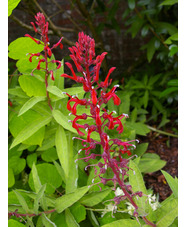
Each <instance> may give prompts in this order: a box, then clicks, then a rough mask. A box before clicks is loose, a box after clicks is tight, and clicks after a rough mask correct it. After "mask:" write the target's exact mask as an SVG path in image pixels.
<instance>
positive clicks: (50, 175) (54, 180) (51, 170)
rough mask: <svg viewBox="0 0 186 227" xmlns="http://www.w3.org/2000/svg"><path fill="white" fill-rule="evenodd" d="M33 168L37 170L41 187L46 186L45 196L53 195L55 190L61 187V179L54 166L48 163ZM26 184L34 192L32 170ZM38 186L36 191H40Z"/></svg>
mask: <svg viewBox="0 0 186 227" xmlns="http://www.w3.org/2000/svg"><path fill="white" fill-rule="evenodd" d="M35 167H36V169H37V173H38V177H39V179H40V182H41V185H43V184H46V193H47V194H52V193H54V192H55V189H57V188H58V187H59V186H61V183H62V180H61V177H60V175H59V173H58V171H57V170H56V168H55V166H54V165H52V164H49V163H42V164H38V165H36V166H35ZM36 179H37V178H36ZM28 183H29V186H30V188H31V189H32V190H35V187H34V180H33V168H32V171H31V173H30V175H29V180H28ZM37 185H38V184H37ZM38 186H39V185H38ZM38 186H37V190H40V188H39V187H38Z"/></svg>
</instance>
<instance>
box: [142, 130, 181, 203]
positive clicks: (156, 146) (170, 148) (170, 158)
mask: <svg viewBox="0 0 186 227" xmlns="http://www.w3.org/2000/svg"><path fill="white" fill-rule="evenodd" d="M169 132H171V131H169ZM171 133H172V132H171ZM142 141H143V142H148V143H149V146H148V149H147V152H148V153H156V154H158V155H159V156H160V157H161V159H162V160H165V161H166V162H167V163H166V165H165V167H164V168H163V169H162V170H165V171H166V172H167V173H169V174H170V175H171V176H172V177H175V176H176V177H178V138H175V137H168V136H165V135H161V134H157V133H156V132H150V133H149V134H148V135H147V137H144V138H141V142H142ZM144 180H145V182H146V187H147V188H148V189H149V188H151V189H153V191H154V193H155V194H159V201H160V202H161V201H163V200H165V199H166V198H167V197H169V196H170V195H171V194H172V191H171V189H170V187H169V185H168V184H167V182H166V180H165V177H164V176H163V174H162V173H161V171H157V172H154V173H148V174H145V176H144Z"/></svg>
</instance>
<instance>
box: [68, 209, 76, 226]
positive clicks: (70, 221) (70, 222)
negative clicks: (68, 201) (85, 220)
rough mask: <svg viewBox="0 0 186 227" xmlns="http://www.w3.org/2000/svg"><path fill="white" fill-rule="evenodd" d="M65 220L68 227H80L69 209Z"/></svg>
mask: <svg viewBox="0 0 186 227" xmlns="http://www.w3.org/2000/svg"><path fill="white" fill-rule="evenodd" d="M65 219H66V223H67V226H68V227H78V226H79V224H78V223H77V222H76V220H75V218H74V216H73V215H72V214H71V212H70V210H69V209H68V208H67V209H66V210H65Z"/></svg>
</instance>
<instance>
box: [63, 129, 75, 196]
mask: <svg viewBox="0 0 186 227" xmlns="http://www.w3.org/2000/svg"><path fill="white" fill-rule="evenodd" d="M67 139H68V154H69V157H68V158H69V159H68V165H69V171H68V178H67V179H66V187H65V190H66V193H71V192H74V191H75V190H76V188H77V182H78V163H77V162H76V163H75V160H76V159H77V158H78V154H76V155H74V146H73V139H72V134H71V133H69V134H68V136H67Z"/></svg>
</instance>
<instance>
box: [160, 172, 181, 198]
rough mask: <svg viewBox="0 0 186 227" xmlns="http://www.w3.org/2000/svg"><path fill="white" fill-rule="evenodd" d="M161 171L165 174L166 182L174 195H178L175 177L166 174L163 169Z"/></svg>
mask: <svg viewBox="0 0 186 227" xmlns="http://www.w3.org/2000/svg"><path fill="white" fill-rule="evenodd" d="M161 172H162V173H163V175H164V176H165V179H166V181H167V182H168V184H169V186H170V188H171V190H172V192H173V194H174V195H175V197H176V198H177V197H178V180H177V179H176V178H175V179H174V178H173V177H172V176H171V175H170V174H168V173H167V172H165V171H163V170H162V171H161Z"/></svg>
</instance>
